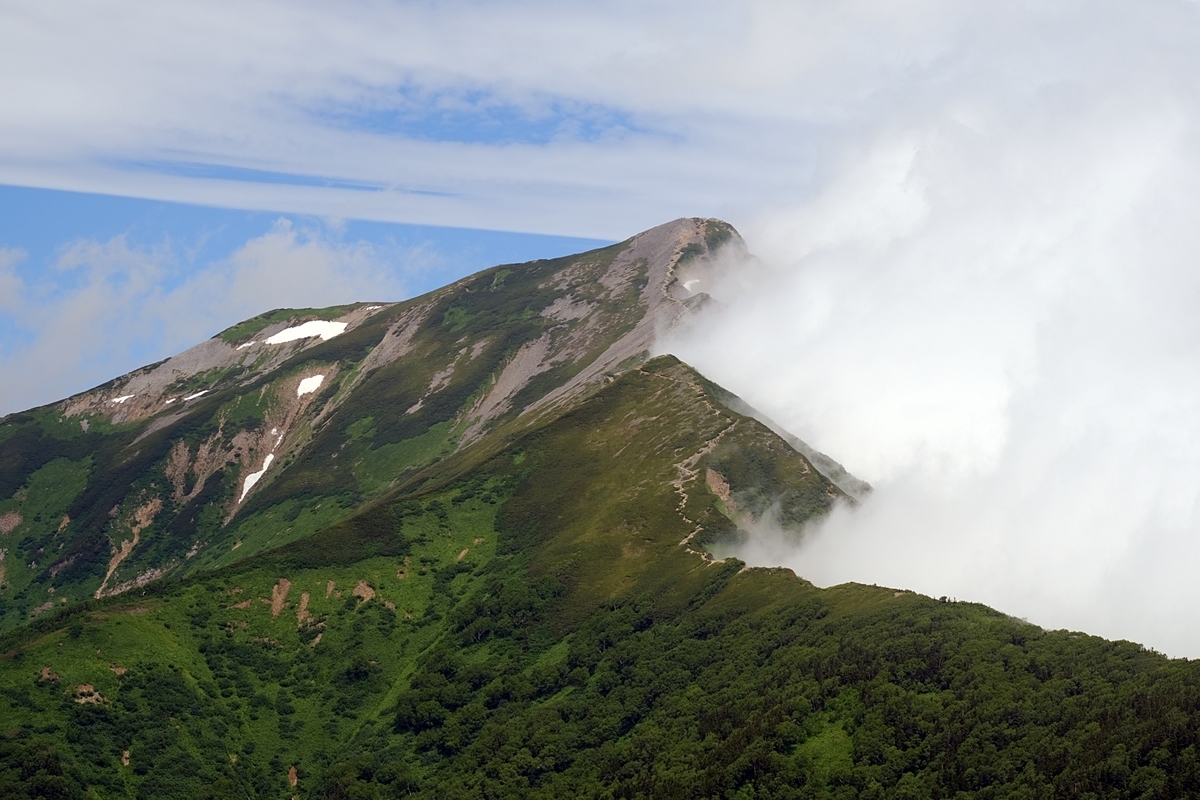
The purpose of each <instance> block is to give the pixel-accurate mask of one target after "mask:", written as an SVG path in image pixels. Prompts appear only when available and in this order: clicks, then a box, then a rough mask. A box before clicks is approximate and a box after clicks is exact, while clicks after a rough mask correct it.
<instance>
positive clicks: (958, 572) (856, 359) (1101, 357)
mask: <svg viewBox="0 0 1200 800" xmlns="http://www.w3.org/2000/svg"><path fill="white" fill-rule="evenodd" d="M1009 8H1010V9H1011V13H1005V14H990V15H989V14H987V13H984V12H982V11H981V10H980V9H981V6H979V5H972V6H971V7H970V11H968V12H965V13H964V15H963V18H962V19H960V20H959V23H960V24H958V25H956V26H952V27H951V29H949V30H945V31H941V32H939V34H938V35H937V36H934V37H932V38H933V40H934V43H935V44H937V45H938V46H937V47H935V48H933V49H932V50H931V51H930V52H929V72H928V73H927V74H926V75H924V76H923V77H922V78H921V80H919V81H917V82H916V83H915V84H914V85H913V86H912V87H910V88H911V92H910V91H909V90H908V89H905V90H904V91H905V94H904V96H903V98H898V97H897V95H896V94H895V93H894V92H886V91H881V92H880V93H879V94H877V95H876V96H873V97H869V98H865V99H864V100H863V101H862V103H861V104H859V105H858V106H855V107H854V108H855V110H856V112H857V116H858V117H859V119H860V120H862V122H861V123H860V124H857V125H855V126H852V128H851V129H849V130H850V132H851V133H852V135H849V136H847V138H846V140H845V141H843V142H841V143H837V142H828V143H827V144H826V145H825V147H826V151H825V152H826V153H827V158H826V160H825V166H824V167H823V174H822V177H821V180H820V184H819V190H818V191H816V192H815V193H814V194H813V196H812V197H811V198H810V199H808V200H807V201H805V202H801V203H797V204H796V205H794V206H793V207H791V208H785V209H777V210H774V211H771V212H766V213H762V214H759V215H756V216H755V217H754V218H753V219H751V220H749V221H748V222H747V223H744V224H743V225H742V228H743V233H744V234H745V235H746V238H747V239H748V241H749V243H750V246H751V249H753V250H755V251H756V252H757V254H758V255H759V256H760V257H761V261H752V262H749V263H739V264H732V265H729V266H728V267H727V269H726V273H725V274H726V276H727V277H726V278H725V279H724V281H723V282H722V283H720V284H718V285H713V286H710V287H705V288H707V289H708V290H709V291H710V292H711V293H712V294H713V295H715V296H716V297H717V298H718V299H720V300H721V301H722V302H723V304H724V305H723V308H722V309H720V310H718V311H715V312H713V313H712V315H711V316H710V317H709V318H707V319H706V320H705V321H704V324H703V325H700V326H696V327H695V328H693V329H692V332H691V333H690V334H688V335H687V336H686V337H684V338H676V339H675V340H673V341H668V342H664V344H663V347H664V349H668V350H670V351H672V352H675V353H677V354H678V355H680V357H682V358H684V359H685V360H687V361H690V362H691V363H693V364H695V365H696V366H697V367H698V368H700V369H701V371H703V372H704V373H705V374H706V375H708V376H710V377H711V378H713V379H714V380H716V381H718V382H719V383H722V384H724V385H725V386H727V387H729V388H730V389H731V390H733V391H735V392H738V393H739V394H741V395H742V396H743V397H745V398H746V399H747V400H748V401H749V402H750V403H751V404H752V405H754V406H756V407H757V408H759V409H761V410H762V411H764V412H765V413H767V414H768V415H769V416H771V417H772V418H774V419H775V420H776V421H778V422H779V423H780V424H782V425H783V426H784V427H786V428H788V429H790V430H792V431H793V432H795V433H797V434H798V435H800V436H801V438H804V439H806V440H807V441H808V442H809V443H810V444H812V445H813V446H815V447H817V448H818V449H820V450H822V451H824V452H826V453H828V454H830V455H831V456H833V457H834V458H835V459H837V460H839V461H841V462H842V463H843V464H845V466H846V467H847V468H848V469H849V470H850V471H851V472H853V473H855V474H857V475H858V476H859V477H862V478H864V479H866V480H868V481H870V482H872V483H873V484H874V485H875V487H876V491H875V493H874V495H873V496H872V497H871V498H870V499H869V500H868V501H867V502H866V503H865V504H864V505H863V506H862V507H861V508H860V509H858V510H851V509H849V508H844V509H840V510H838V511H836V512H835V513H834V514H833V515H832V516H831V517H830V518H829V519H828V520H827V521H826V522H825V523H824V524H822V525H821V526H819V528H816V529H814V530H810V531H808V532H807V533H806V534H805V537H804V540H803V544H801V545H800V546H799V547H795V546H791V545H788V544H787V543H786V537H781V536H780V535H779V533H778V532H777V531H773V530H771V529H770V527H769V526H764V527H763V528H762V529H761V530H758V531H756V532H755V536H754V538H753V539H752V541H751V543H750V544H749V545H748V546H747V547H746V548H745V549H744V550H743V551H742V552H741V553H740V555H741V557H743V558H745V559H747V560H748V561H750V562H751V563H754V564H761V565H767V564H780V563H781V564H785V565H787V566H789V567H792V568H793V569H795V570H796V572H797V573H799V574H800V575H803V576H805V577H807V578H810V579H812V580H813V581H814V582H816V583H818V584H819V585H829V584H834V583H840V582H845V581H857V582H865V583H880V584H884V585H889V586H895V587H902V588H909V589H915V590H918V591H921V592H923V593H926V594H930V595H933V596H941V595H949V596H952V597H955V596H956V597H958V598H960V599H964V600H966V599H969V600H974V601H981V602H985V603H987V604H989V605H992V606H994V607H996V608H999V609H1001V610H1003V611H1006V612H1008V613H1012V614H1015V615H1018V616H1023V617H1027V618H1028V619H1029V620H1030V621H1032V622H1034V623H1036V624H1039V625H1042V626H1044V627H1050V628H1059V627H1067V628H1073V629H1084V630H1087V631H1088V632H1090V633H1097V634H1101V635H1104V636H1108V637H1118V638H1130V639H1133V640H1136V641H1140V642H1143V643H1146V644H1147V645H1150V646H1153V647H1156V648H1158V649H1160V650H1164V651H1165V652H1167V653H1169V654H1172V655H1187V656H1200V626H1198V625H1197V624H1196V622H1197V613H1198V612H1197V610H1196V609H1198V608H1200V581H1197V580H1196V577H1195V576H1196V574H1197V571H1198V570H1200V369H1197V365H1198V364H1200V313H1198V312H1200V269H1198V268H1197V267H1198V264H1200V225H1197V224H1196V220H1197V219H1200V149H1198V147H1197V145H1198V144H1200V137H1198V133H1200V107H1198V101H1200V92H1197V86H1196V76H1197V75H1200V70H1198V69H1197V68H1198V67H1200V63H1197V62H1198V61H1200V50H1196V49H1192V50H1191V51H1189V52H1184V51H1183V50H1181V49H1180V46H1181V43H1182V42H1184V41H1190V42H1193V43H1194V42H1195V41H1196V32H1197V26H1196V24H1195V20H1196V17H1195V11H1196V6H1194V5H1192V4H1181V3H1180V4H1171V3H1152V4H1149V5H1148V6H1139V7H1138V9H1130V8H1126V9H1121V8H1117V7H1115V6H1112V5H1107V4H1099V5H1098V6H1097V5H1095V4H1089V5H1087V6H1086V7H1085V6H1083V5H1081V4H1070V3H1067V4H1055V6H1054V8H1053V9H1049V8H1047V7H1042V6H1033V5H1027V6H1022V7H1019V8H1018V7H1009ZM939 37H940V41H939ZM889 83H891V84H896V83H897V82H895V81H884V82H883V85H887V84H889ZM899 83H901V84H902V83H904V81H903V80H900V81H899ZM896 88H901V87H896ZM901 100H902V102H901Z"/></svg>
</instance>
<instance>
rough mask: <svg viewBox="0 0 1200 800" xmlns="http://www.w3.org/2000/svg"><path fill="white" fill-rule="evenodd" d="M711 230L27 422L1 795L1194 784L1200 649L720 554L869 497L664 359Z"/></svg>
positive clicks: (953, 793) (675, 231)
mask: <svg viewBox="0 0 1200 800" xmlns="http://www.w3.org/2000/svg"><path fill="white" fill-rule="evenodd" d="M722 248H734V249H737V250H741V249H743V248H744V244H743V243H742V241H741V239H740V237H738V235H737V233H736V232H735V231H734V230H733V229H732V228H731V227H730V226H729V225H727V224H725V223H723V222H720V221H718V220H706V219H682V220H677V221H675V222H672V223H669V224H667V225H663V226H660V227H658V228H654V229H652V230H649V231H646V232H645V233H642V234H639V235H637V236H635V237H633V238H632V239H629V240H628V241H625V242H622V243H620V244H616V245H613V246H611V247H607V248H603V249H600V250H594V251H591V252H588V253H582V254H580V255H576V256H570V257H567V258H561V259H554V260H548V261H535V262H531V263H527V264H511V265H503V266H498V267H494V268H492V269H489V270H485V271H483V272H480V273H478V274H476V275H472V276H470V277H468V278H464V279H463V280H461V281H458V282H456V283H454V284H452V285H450V286H447V287H444V288H442V289H439V290H437V291H435V292H431V293H430V294H427V295H424V296H422V297H418V298H415V299H413V300H409V301H406V302H403V303H385V302H378V303H359V304H353V305H350V306H344V307H339V308H327V309H304V310H280V311H272V312H269V313H267V314H263V315H261V316H259V317H256V318H254V319H251V320H247V321H246V322H243V323H241V324H239V325H236V326H234V327H232V328H230V329H228V330H226V331H224V332H222V333H221V334H219V335H218V336H215V337H213V338H212V339H211V340H209V341H207V342H204V343H202V344H200V345H198V346H196V347H194V348H192V349H191V350H188V351H187V352H185V353H182V354H180V355H178V356H176V357H174V358H171V359H168V360H167V361H164V362H162V363H160V364H154V365H151V366H148V367H146V368H144V369H141V370H138V371H136V372H134V373H131V374H129V375H126V376H123V377H121V378H118V379H116V380H114V381H112V382H110V383H108V384H106V385H104V386H100V387H97V388H96V389H93V390H91V391H89V392H84V393H83V394H80V395H78V396H76V397H72V398H68V399H67V400H64V401H62V402H60V403H56V404H53V405H49V406H45V407H42V408H37V409H33V410H30V411H27V412H23V413H19V414H12V415H9V416H8V417H5V418H4V419H2V420H0V626H2V627H0V719H3V720H4V724H3V726H0V797H5V798H8V797H12V798H37V797H63V798H175V797H179V798H229V797H252V798H294V797H310V798H329V799H330V800H333V799H334V798H338V799H340V798H393V797H408V796H412V797H420V798H455V797H464V798H467V797H470V798H475V797H478V798H496V797H535V798H561V797H613V798H643V797H644V798H684V797H688V798H690V797H696V798H700V797H704V798H709V797H719V798H748V797H756V798H796V797H800V798H840V797H864V798H865V797H872V798H918V797H921V798H923V797H945V798H950V797H954V798H959V797H976V796H978V797H1185V796H1200V759H1198V757H1197V753H1198V752H1200V741H1198V739H1200V737H1198V736H1197V731H1200V665H1197V664H1192V663H1189V662H1185V661H1170V660H1168V659H1166V658H1164V657H1163V656H1161V655H1159V654H1157V653H1153V652H1151V651H1147V650H1145V649H1144V648H1142V647H1140V646H1138V645H1134V644H1130V643H1128V642H1116V643H1114V642H1105V641H1103V640H1100V639H1096V638H1093V637H1087V636H1084V635H1082V634H1073V633H1068V632H1063V631H1059V632H1046V631H1042V630H1041V629H1039V628H1036V627H1034V626H1032V625H1029V624H1028V623H1025V622H1023V621H1020V620H1014V619H1012V618H1011V617H1008V616H1006V615H1004V614H1001V613H999V612H996V611H993V610H991V609H988V608H985V607H983V606H979V605H973V604H968V603H953V602H946V601H945V599H944V598H943V600H942V601H938V600H933V599H931V598H927V597H921V596H919V595H916V594H914V593H912V592H907V591H903V590H894V589H885V588H881V587H875V586H859V585H845V586H837V587H832V588H829V589H818V588H817V587H815V586H813V585H812V584H811V583H809V582H807V581H805V580H803V579H802V578H799V577H797V576H796V575H795V574H793V573H792V572H791V571H790V570H784V569H748V568H746V566H745V565H744V564H743V563H741V562H740V561H737V560H734V559H725V560H722V559H719V558H714V556H713V555H712V553H713V552H714V551H717V552H719V551H720V547H719V545H721V544H722V543H724V542H727V541H731V540H734V539H737V538H738V537H742V536H745V535H747V531H749V530H751V529H753V528H754V527H755V523H756V522H757V521H760V520H762V519H763V518H764V517H765V516H767V515H770V517H771V518H772V519H774V520H777V521H778V522H779V524H780V526H781V527H783V528H785V529H786V528H791V529H793V530H794V531H796V532H800V531H802V530H803V527H804V526H805V524H806V523H808V522H810V521H812V520H815V519H818V518H819V517H820V516H821V515H822V514H825V513H826V512H828V511H829V509H831V508H832V507H833V506H834V505H835V504H837V503H854V502H855V499H854V498H855V497H863V496H864V495H865V492H866V491H867V489H868V488H869V487H866V485H865V484H863V483H861V482H860V481H857V480H856V479H855V478H853V476H850V475H848V474H847V473H846V472H845V471H844V470H843V469H841V467H840V466H839V465H838V464H837V463H836V462H834V461H833V460H832V459H829V458H828V457H826V456H823V455H821V454H819V453H815V452H813V451H812V450H811V448H808V447H807V445H805V444H804V443H803V442H800V441H799V440H797V439H795V438H794V437H791V436H790V435H788V434H787V433H786V432H784V431H781V430H779V429H778V428H777V427H776V426H773V425H772V424H771V423H770V422H769V420H766V419H765V418H761V415H759V414H757V412H755V411H754V409H752V408H750V407H749V406H747V405H746V404H745V403H744V402H742V401H741V400H739V399H738V398H736V397H734V396H733V395H731V394H729V393H728V392H726V391H725V390H723V389H721V388H720V387H719V386H716V385H714V384H713V383H711V382H710V381H708V380H706V379H705V378H704V377H703V376H701V375H699V374H698V373H697V372H696V371H695V370H693V369H692V368H690V367H689V366H688V365H686V364H684V363H682V362H680V361H679V360H678V359H676V358H674V357H671V356H659V357H656V358H652V357H651V353H652V352H653V351H652V347H653V343H654V340H655V337H656V334H658V333H659V332H661V331H664V330H666V329H668V328H670V327H671V326H673V325H676V324H680V323H681V321H683V320H685V319H687V318H689V317H690V315H691V314H692V312H693V311H694V310H695V309H697V308H698V307H700V306H702V305H703V304H704V303H705V302H706V301H707V296H706V295H705V294H704V293H703V291H702V290H703V288H704V286H705V285H706V281H707V280H709V279H710V278H711V277H713V270H715V269H718V267H719V264H720V263H721V261H722V259H720V258H719V257H718V253H719V252H720V251H721V249H722ZM698 324H702V319H699V320H698Z"/></svg>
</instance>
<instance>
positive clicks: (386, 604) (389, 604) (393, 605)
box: [383, 600, 396, 611]
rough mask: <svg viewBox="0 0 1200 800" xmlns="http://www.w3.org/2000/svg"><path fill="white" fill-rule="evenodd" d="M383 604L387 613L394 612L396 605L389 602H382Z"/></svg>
mask: <svg viewBox="0 0 1200 800" xmlns="http://www.w3.org/2000/svg"><path fill="white" fill-rule="evenodd" d="M383 604H384V605H385V606H387V609H388V611H395V610H396V604H395V603H393V602H392V601H391V600H384V601H383Z"/></svg>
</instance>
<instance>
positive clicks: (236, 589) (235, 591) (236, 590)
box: [225, 586, 242, 595]
mask: <svg viewBox="0 0 1200 800" xmlns="http://www.w3.org/2000/svg"><path fill="white" fill-rule="evenodd" d="M241 593H242V587H240V586H235V587H233V588H232V589H230V590H229V591H227V592H226V593H225V594H228V595H235V594H241Z"/></svg>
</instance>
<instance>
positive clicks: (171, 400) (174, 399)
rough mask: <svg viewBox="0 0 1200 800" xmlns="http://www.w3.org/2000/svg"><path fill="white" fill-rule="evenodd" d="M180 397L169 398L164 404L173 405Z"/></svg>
mask: <svg viewBox="0 0 1200 800" xmlns="http://www.w3.org/2000/svg"><path fill="white" fill-rule="evenodd" d="M178 399H179V398H178V397H172V398H171V399H170V400H168V401H167V402H165V403H163V405H164V406H169V405H171V403H174V402H175V401H176V400H178Z"/></svg>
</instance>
